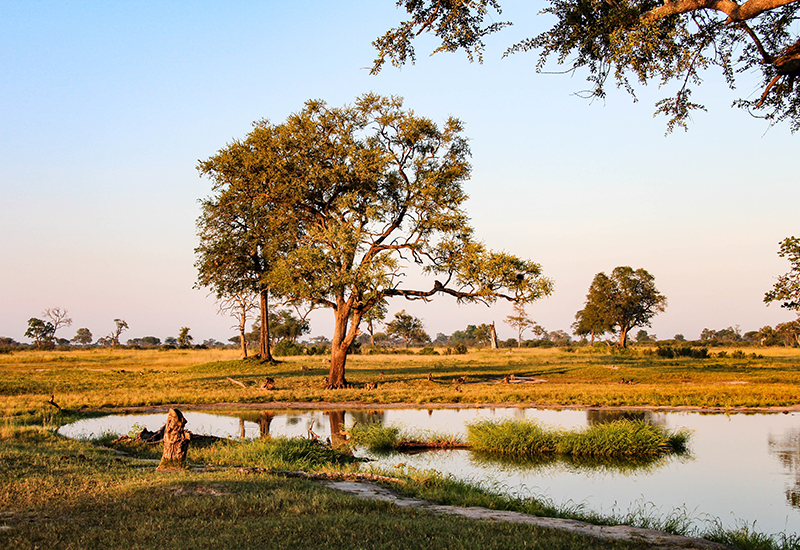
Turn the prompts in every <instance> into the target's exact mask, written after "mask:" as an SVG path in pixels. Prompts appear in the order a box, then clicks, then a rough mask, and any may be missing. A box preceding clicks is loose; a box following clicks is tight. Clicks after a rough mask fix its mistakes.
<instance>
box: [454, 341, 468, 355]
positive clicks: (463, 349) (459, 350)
mask: <svg viewBox="0 0 800 550" xmlns="http://www.w3.org/2000/svg"><path fill="white" fill-rule="evenodd" d="M453 353H455V354H456V355H466V354H467V345H466V344H464V343H461V344H456V347H454V348H453Z"/></svg>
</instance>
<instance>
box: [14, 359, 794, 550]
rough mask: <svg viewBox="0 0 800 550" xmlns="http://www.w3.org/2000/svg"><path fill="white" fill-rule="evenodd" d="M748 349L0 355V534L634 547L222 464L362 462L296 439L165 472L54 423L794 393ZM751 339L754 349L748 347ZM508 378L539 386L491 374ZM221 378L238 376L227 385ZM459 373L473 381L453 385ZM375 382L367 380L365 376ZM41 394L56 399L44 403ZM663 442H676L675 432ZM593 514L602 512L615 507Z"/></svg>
mask: <svg viewBox="0 0 800 550" xmlns="http://www.w3.org/2000/svg"><path fill="white" fill-rule="evenodd" d="M713 351H714V352H715V353H716V352H718V351H720V350H718V349H715V350H713ZM743 351H744V353H745V354H746V356H745V357H743V358H733V357H724V358H720V357H714V358H711V359H691V358H673V359H663V358H659V357H657V356H652V355H643V354H641V353H639V352H636V351H635V350H634V351H633V352H629V353H626V354H624V355H619V354H613V353H610V352H608V351H605V350H600V351H598V350H588V349H582V348H579V349H577V350H576V351H575V352H573V353H566V352H564V351H561V350H558V349H547V350H543V349H531V350H521V351H518V350H511V351H509V350H500V351H498V352H490V351H472V352H470V353H469V354H467V355H458V356H455V355H454V356H416V355H391V356H389V355H386V356H380V355H377V356H352V357H350V359H349V360H348V374H347V376H348V379H349V381H350V382H352V383H354V384H355V388H353V389H347V390H336V391H331V390H325V389H324V388H323V387H322V378H323V377H324V376H325V375H327V366H326V365H324V364H322V363H321V362H320V358H319V357H295V358H285V359H284V360H283V361H282V362H280V363H278V364H264V363H259V362H257V361H239V360H237V359H236V352H235V351H217V350H206V351H199V350H174V351H169V352H159V351H150V350H141V351H134V350H81V351H70V352H61V351H54V352H37V351H25V352H15V353H13V354H3V355H0V411H2V415H3V420H2V421H0V422H2V423H0V510H2V514H0V525H3V526H7V527H9V528H8V529H0V548H23V549H27V548H34V547H39V548H44V547H53V548H90V547H119V548H123V549H125V548H150V547H155V546H166V547H170V548H258V547H265V546H269V545H271V547H273V548H284V547H285V548H312V547H320V546H325V547H330V548H332V549H336V548H431V547H444V548H448V547H449V548H468V549H469V548H517V547H538V548H636V547H637V546H636V545H630V544H628V545H626V544H611V543H600V542H598V541H595V540H594V539H589V538H582V537H574V536H572V535H565V534H563V533H553V532H549V531H546V530H541V529H533V528H529V527H524V526H513V525H505V524H488V523H484V522H470V521H466V520H461V519H458V518H446V517H439V516H432V515H430V514H427V513H424V512H419V511H415V510H397V509H396V508H393V507H391V506H389V505H387V504H385V503H372V502H364V501H360V500H357V499H355V498H352V497H348V496H346V495H342V494H339V493H336V492H333V491H329V490H327V489H326V488H325V487H324V486H322V485H320V484H317V483H311V482H308V481H302V480H294V479H283V478H278V477H275V476H272V475H270V474H258V475H254V474H249V475H248V474H242V473H237V472H236V471H235V468H231V469H229V468H227V466H232V467H237V466H249V465H258V466H262V467H265V468H267V469H272V468H275V469H278V468H279V469H284V468H285V469H301V468H311V469H320V470H330V469H336V470H348V469H354V468H355V465H353V464H348V463H347V458H346V457H344V458H342V457H341V453H339V455H330V456H329V455H327V454H325V453H318V454H316V455H314V454H313V453H306V454H303V453H297V452H296V451H297V447H292V445H295V444H293V443H292V444H287V447H286V448H284V449H283V450H280V443H275V447H274V449H272V448H271V447H270V444H267V443H266V442H255V443H253V444H252V445H250V446H246V445H239V444H234V443H230V442H229V443H225V444H222V443H220V444H218V445H211V446H208V447H203V448H200V447H197V448H191V449H190V455H189V460H190V461H192V462H194V463H197V464H208V463H211V464H215V465H217V466H218V468H217V469H216V470H214V469H211V470H208V471H205V472H197V471H187V472H183V473H177V474H166V473H158V472H156V471H155V465H154V464H151V463H148V462H143V461H141V460H138V459H137V458H135V456H118V455H116V454H115V453H114V452H113V451H111V450H108V449H103V448H100V447H98V446H96V445H93V444H91V443H90V442H81V441H70V440H66V439H64V438H61V437H59V436H57V435H55V434H54V433H53V429H54V427H57V426H60V425H62V424H65V423H67V422H70V421H73V420H78V419H80V418H85V417H87V416H90V415H95V414H98V411H99V412H101V413H102V412H110V411H113V410H119V409H120V408H125V407H142V406H145V407H146V406H153V405H163V404H193V405H203V404H214V403H234V404H235V403H241V404H247V403H257V404H260V405H263V406H265V407H266V406H268V405H269V403H271V402H275V403H281V402H282V403H286V402H303V403H307V404H314V403H322V402H327V403H330V402H339V403H344V402H361V403H365V404H369V403H374V404H388V403H409V404H431V405H435V404H438V403H500V404H521V405H525V406H540V407H543V406H600V405H603V406H611V407H623V408H624V407H630V406H646V407H671V406H682V407H686V406H689V407H700V408H711V407H714V408H721V409H733V408H747V407H789V406H793V405H795V404H796V403H800V368H798V366H799V365H800V351H798V350H797V349H789V348H767V349H761V348H753V349H744V350H743ZM756 352H757V355H762V356H763V357H752V354H753V353H756ZM509 374H514V375H515V376H517V377H523V376H524V377H530V378H535V379H537V380H538V382H537V383H535V384H502V383H499V381H500V380H502V379H503V377H505V376H506V375H509ZM429 375H430V378H432V380H429V379H428V378H429ZM228 377H230V378H233V379H235V380H238V381H241V382H243V383H245V384H246V385H248V387H246V388H242V387H240V386H238V385H236V384H232V383H231V382H230V381H228V380H227V378H228ZM266 377H272V378H274V379H275V385H276V389H275V390H273V391H265V390H259V389H258V386H259V384H260V381H262V380H263V379H264V378H266ZM461 377H465V378H466V379H467V381H466V382H465V383H461V384H456V383H453V380H454V379H458V378H461ZM376 381H377V382H379V386H378V388H377V389H375V390H366V389H364V388H363V385H364V384H365V383H367V382H376ZM623 382H624V383H623ZM51 394H53V395H55V400H56V402H57V403H58V404H59V405H61V406H62V407H63V408H64V409H65V410H62V411H59V410H57V409H56V408H55V407H52V406H51V405H48V404H47V400H48V399H49V397H50V395H51ZM401 439H402V438H401ZM596 439H602V438H599V437H597V438H596ZM104 442H105V443H108V442H109V441H108V438H106V440H104ZM685 443H686V441H685V440H684V441H683V444H684V445H685ZM670 444H677V445H678V446H680V441H675V442H673V443H670ZM593 445H594V443H592V444H586V443H584V444H581V445H578V446H575V447H574V448H582V449H591V448H593ZM611 447H613V445H611ZM128 450H129V451H131V452H132V453H133V454H134V455H137V456H141V457H144V458H147V457H150V458H155V459H157V458H158V457H159V456H160V449H159V448H152V447H147V446H142V447H141V448H129V449H128ZM558 456H561V455H558ZM564 456H565V457H566V458H563V459H560V460H573V461H576V462H575V464H580V461H581V460H585V459H578V458H570V457H572V455H564ZM535 460H538V459H535ZM591 460H597V461H603V460H606V459H605V458H603V457H597V458H593V459H591ZM337 461H338V462H337ZM635 462H636V460H635V459H630V460H626V463H630V464H633V463H635ZM393 474H394V473H393ZM406 478H407V483H405V484H404V485H403V487H402V488H401V487H398V490H403V491H408V492H414V491H417V492H418V493H419V496H424V497H425V498H430V499H432V500H437V499H441V501H448V500H449V501H450V503H453V504H465V505H471V504H469V503H474V505H484V506H488V507H499V508H503V507H510V508H514V507H518V508H522V509H524V510H529V511H531V513H541V514H543V515H551V514H552V515H559V514H561V515H562V516H563V515H566V516H570V515H580V514H579V513H580V512H581V510H578V509H573V510H570V509H563V508H562V509H553V507H551V506H549V505H548V504H547V503H546V502H542V501H535V502H534V501H519V500H515V499H510V498H506V497H502V496H497V495H493V494H490V493H489V492H487V491H485V490H483V489H479V488H477V487H473V486H471V485H469V484H461V483H459V482H455V481H453V480H442V479H441V478H439V479H437V477H436V475H435V473H430V472H426V473H423V472H414V473H411V472H408V473H407V475H406ZM524 510H521V511H524ZM537 510H539V512H537ZM641 517H645V516H640V518H641ZM584 519H587V518H584ZM588 519H591V517H590V518H588ZM622 519H625V520H626V521H630V522H632V523H635V522H637V521H642V520H641V519H636V518H622ZM595 520H596V521H598V522H604V521H605V522H613V518H600V517H598V518H595ZM662 520H663V521H664V522H665V523H666V524H675V525H679V524H680V523H681V521H680V519H671V518H669V517H668V518H656V519H653V518H650V519H648V520H647V521H645V522H644V523H647V524H649V525H656V524H658V523H657V522H658V521H662ZM668 526H669V525H668ZM708 536H710V537H712V538H713V537H717V539H716V540H720V541H722V542H725V541H730V542H735V544H737V545H740V546H742V547H743V548H753V549H756V548H757V549H759V550H760V549H762V548H763V549H766V550H795V549H797V548H799V547H800V545H798V541H797V539H796V538H791V537H783V538H781V536H778V537H764V536H763V535H760V534H758V533H756V532H755V531H754V530H752V529H739V530H733V531H731V530H727V531H726V530H719V531H718V532H713V530H712V532H711V533H710V534H709V535H708ZM726 537H727V538H726ZM526 545H527V546H526ZM769 545H771V546H769Z"/></svg>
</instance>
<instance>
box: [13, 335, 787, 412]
mask: <svg viewBox="0 0 800 550" xmlns="http://www.w3.org/2000/svg"><path fill="white" fill-rule="evenodd" d="M737 349H742V351H744V352H745V354H746V355H747V357H746V358H744V359H733V358H730V357H727V358H719V357H712V358H709V359H691V358H675V359H662V358H659V357H655V356H652V355H643V354H641V353H637V352H636V351H634V352H632V353H631V354H625V355H615V354H611V353H609V352H607V351H602V350H601V351H600V352H596V351H594V352H590V350H588V349H581V348H579V349H578V351H576V352H571V353H568V352H565V351H563V350H559V349H555V348H554V349H523V350H511V351H509V350H500V351H472V352H470V353H469V354H467V355H449V356H444V355H441V356H419V355H370V356H360V355H353V356H351V357H350V358H349V360H348V364H347V378H348V380H349V381H350V382H351V383H353V384H354V385H355V387H354V388H352V389H346V390H326V389H323V387H322V379H323V377H324V376H325V375H327V373H328V366H327V364H326V363H325V362H324V359H323V358H322V357H320V356H313V357H308V356H303V357H288V358H283V359H282V360H281V361H280V362H279V363H278V364H267V363H260V362H258V361H253V360H250V361H239V360H237V353H238V352H237V351H236V350H172V351H157V350H124V349H120V350H113V349H112V350H108V349H102V350H75V351H67V352H64V351H50V352H40V351H22V352H16V353H14V354H11V355H0V410H2V411H3V414H4V415H5V416H13V415H19V414H31V413H36V412H37V411H39V412H41V411H42V410H45V411H46V410H48V408H49V409H52V407H49V405H47V400H48V399H49V397H50V395H51V394H52V395H55V400H56V402H57V403H58V404H59V405H60V406H62V407H64V408H68V409H71V410H80V409H106V408H119V407H137V406H154V405H163V404H211V403H263V404H267V405H268V404H269V403H272V402H284V403H285V402H306V403H322V402H334V403H337V402H339V403H343V402H363V403H373V404H389V403H416V404H429V403H432V404H436V403H507V404H520V405H526V406H618V407H632V406H647V407H709V408H729V409H733V408H756V407H790V406H794V405H796V404H800V368H798V367H800V350H798V349H792V348H737ZM718 351H721V349H716V348H714V349H712V353H716V352H718ZM753 354H755V355H756V357H754V356H753ZM429 375H430V377H431V380H429V379H428V378H429ZM507 375H514V377H515V378H514V379H512V380H511V382H512V383H507V384H506V383H502V380H503V378H504V377H506V376H507ZM267 377H271V378H274V379H275V387H276V389H275V390H273V391H267V390H261V389H258V386H259V385H260V384H261V382H262V381H263V380H264V379H265V378H267ZM523 377H524V378H525V380H526V381H525V382H523V383H514V382H517V381H519V380H520V379H521V378H523ZM229 378H231V379H234V380H237V381H239V382H242V383H244V384H246V385H248V387H245V388H242V387H241V386H239V385H237V384H234V383H231V382H230V380H229ZM459 379H462V380H461V381H459ZM367 382H378V388H377V389H373V390H366V389H364V388H363V386H364V384H365V383H367ZM53 410H55V409H53Z"/></svg>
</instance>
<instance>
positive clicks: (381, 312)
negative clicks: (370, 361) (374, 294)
mask: <svg viewBox="0 0 800 550" xmlns="http://www.w3.org/2000/svg"><path fill="white" fill-rule="evenodd" d="M387 310H388V304H387V303H386V300H382V301H380V302H378V303H377V304H375V305H374V306H373V307H372V309H370V310H369V311H367V312H366V313H364V316H363V317H361V322H362V323H364V324H365V325H366V326H367V332H368V333H369V343H370V344H371V345H373V346H374V345H375V325H376V324H377V323H381V322H383V320H384V319H385V318H386V313H387V312H388V311H387Z"/></svg>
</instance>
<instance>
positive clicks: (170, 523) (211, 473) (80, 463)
mask: <svg viewBox="0 0 800 550" xmlns="http://www.w3.org/2000/svg"><path fill="white" fill-rule="evenodd" d="M274 443H275V445H276V446H277V447H281V446H282V445H286V443H285V442H280V441H274ZM235 445H236V444H233V443H232V444H231V446H235ZM262 445H263V447H261V448H262V449H263V450H265V451H266V448H267V447H268V446H269V444H268V442H262ZM288 445H292V444H291V443H289V444H288ZM212 447H213V446H212ZM249 447H250V449H249V450H250V451H254V450H256V449H258V448H259V447H258V445H255V446H249ZM278 454H281V453H280V452H279V453H278ZM284 454H285V453H284ZM290 454H291V453H290ZM213 456H220V455H218V454H216V455H215V454H214V453H213V452H212V453H211V454H210V455H206V458H209V457H213ZM233 456H234V455H233V454H231V453H228V454H226V455H224V457H223V461H225V460H232V457H233ZM242 457H243V462H247V461H248V460H252V457H251V456H250V455H249V454H248V453H247V452H244V453H243V454H242ZM248 457H250V458H248ZM318 458H319V457H317V458H316V459H314V461H315V463H316V464H317V465H318V466H320V467H323V468H324V467H328V468H330V467H334V466H336V463H335V461H334V462H332V463H325V462H324V461H320V460H318ZM303 460H304V459H300V458H297V457H294V458H291V459H289V463H290V464H291V465H292V466H293V467H297V466H299V465H301V464H302V463H303ZM260 463H262V464H263V463H264V462H260ZM240 465H244V464H240ZM0 487H2V489H1V490H0V510H2V514H1V515H0V525H2V526H3V528H2V529H0V548H14V549H23V550H28V549H31V550H32V549H34V548H64V549H79V548H119V549H141V548H172V549H184V548H185V549H187V550H188V549H197V548H201V549H206V548H208V549H211V548H213V549H223V550H225V549H242V548H243V549H250V548H253V549H255V548H259V549H260V548H277V549H284V548H285V549H306V548H323V547H324V548H328V549H332V550H336V549H352V548H386V549H407V548H411V549H429V548H434V547H435V548H464V549H467V550H470V549H476V550H478V549H484V548H490V549H491V548H498V549H499V548H538V549H541V550H545V549H564V550H567V549H570V548H575V549H579V550H580V549H586V550H589V549H591V548H601V549H609V550H611V549H619V550H623V549H641V548H643V547H642V546H641V545H637V544H632V543H631V544H624V543H608V542H602V541H598V540H595V539H592V538H589V537H581V536H576V535H570V534H567V533H562V532H557V531H550V530H546V529H541V528H534V527H530V526H524V525H514V524H504V523H493V522H480V521H471V520H467V519H464V518H458V517H449V516H442V515H434V514H431V513H428V512H425V511H420V510H415V509H400V508H397V507H394V506H392V505H391V504H388V503H385V502H376V501H365V500H360V499H357V498H355V497H352V496H349V495H346V494H343V493H339V492H337V491H333V490H330V489H327V488H326V487H325V486H324V485H322V484H320V483H315V482H310V481H306V480H297V479H287V478H283V477H277V476H273V475H270V474H247V473H240V472H238V471H237V470H235V469H226V468H218V469H213V468H212V469H210V470H206V471H202V472H200V471H192V470H189V471H185V472H180V473H160V472H156V471H155V465H154V464H148V463H143V462H141V461H138V460H136V459H133V458H129V457H120V456H117V455H116V454H114V453H113V452H112V451H110V450H108V449H103V448H99V447H96V446H94V445H92V444H91V443H89V442H85V441H70V440H66V439H64V438H62V437H60V436H57V435H55V434H54V433H53V432H52V431H51V430H50V429H47V428H44V427H42V426H13V425H11V424H6V425H5V426H4V427H3V428H2V429H0Z"/></svg>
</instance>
